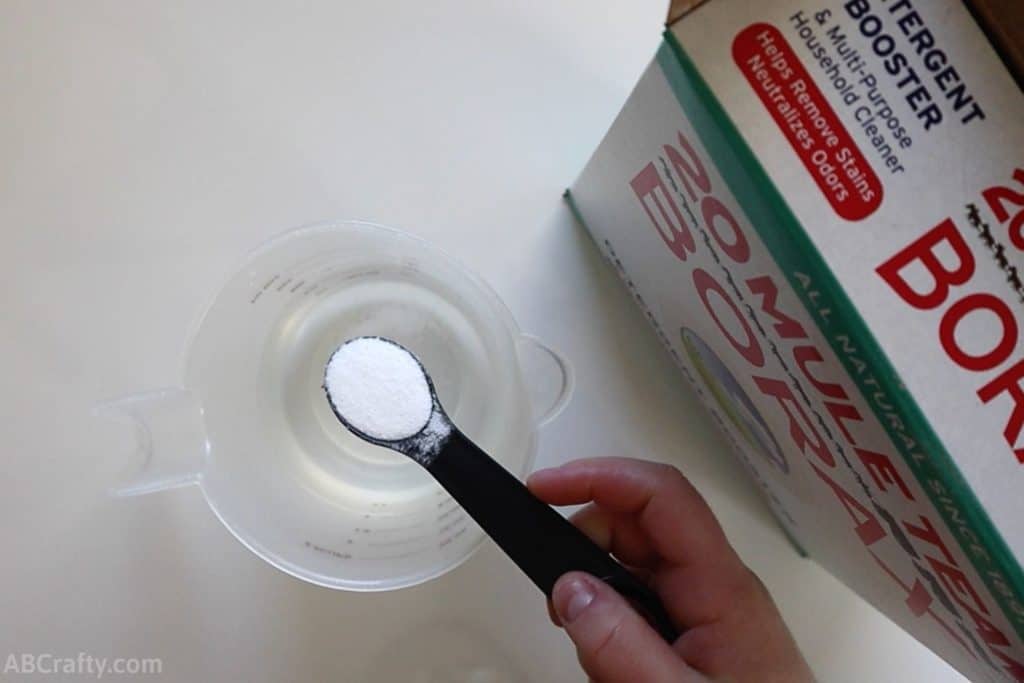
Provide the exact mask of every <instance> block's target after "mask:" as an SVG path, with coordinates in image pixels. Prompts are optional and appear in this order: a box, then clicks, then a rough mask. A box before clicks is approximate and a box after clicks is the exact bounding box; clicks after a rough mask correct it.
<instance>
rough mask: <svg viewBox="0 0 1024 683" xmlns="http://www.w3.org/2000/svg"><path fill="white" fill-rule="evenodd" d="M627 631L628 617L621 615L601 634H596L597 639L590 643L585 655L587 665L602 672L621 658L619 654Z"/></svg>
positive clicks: (602, 630)
mask: <svg viewBox="0 0 1024 683" xmlns="http://www.w3.org/2000/svg"><path fill="white" fill-rule="evenodd" d="M625 629H626V615H623V614H620V615H618V616H616V618H615V619H614V621H612V622H610V623H609V624H607V626H606V627H605V628H603V629H601V631H600V633H599V634H595V636H596V637H595V638H594V639H593V641H592V642H591V643H589V647H587V651H586V653H585V659H586V663H587V665H588V666H589V667H590V668H592V669H593V670H598V671H599V670H602V669H604V668H606V667H607V665H608V663H609V662H611V661H613V660H614V659H616V658H617V657H618V656H619V654H617V652H618V650H619V649H620V647H619V646H620V643H621V640H622V635H623V633H624V631H625Z"/></svg>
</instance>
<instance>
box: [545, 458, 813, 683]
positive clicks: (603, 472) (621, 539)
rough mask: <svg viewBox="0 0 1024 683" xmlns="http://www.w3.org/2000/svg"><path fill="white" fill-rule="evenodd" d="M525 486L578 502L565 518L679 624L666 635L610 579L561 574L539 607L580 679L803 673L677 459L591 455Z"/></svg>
mask: <svg viewBox="0 0 1024 683" xmlns="http://www.w3.org/2000/svg"><path fill="white" fill-rule="evenodd" d="M527 486H529V488H530V490H531V491H532V492H533V493H534V495H536V496H537V497H538V498H540V499H541V500H543V501H545V502H547V503H549V504H551V505H575V504H579V503H589V504H588V505H587V506H586V507H584V508H582V509H581V510H580V511H579V512H577V513H576V514H575V515H573V517H572V522H573V524H575V525H576V526H577V527H579V528H580V529H581V530H582V531H583V532H584V533H585V534H586V535H587V536H589V537H590V538H591V539H592V540H593V541H594V542H595V543H597V544H598V545H600V546H601V547H602V548H605V549H607V550H609V551H610V552H611V553H612V554H613V555H614V556H615V557H616V558H617V559H618V560H619V561H620V562H622V563H623V564H625V565H626V566H627V567H630V568H632V569H635V570H636V571H637V573H638V575H640V576H641V577H642V578H645V579H647V580H648V584H649V585H650V586H651V588H652V589H654V591H655V592H657V594H658V595H659V597H660V598H661V601H662V603H663V604H664V606H665V609H666V610H667V611H668V613H669V616H670V617H672V619H673V620H674V621H675V625H676V626H677V627H678V628H679V630H680V631H681V632H682V635H681V636H680V637H679V638H678V639H677V640H676V641H675V642H674V643H671V644H670V643H666V642H665V641H664V640H663V639H662V638H661V637H660V636H659V635H658V634H657V633H656V632H655V630H654V629H653V628H651V626H650V625H649V624H648V623H647V622H646V621H644V619H643V618H642V617H641V616H640V615H639V614H638V613H637V612H636V611H635V610H634V609H633V608H632V607H631V606H630V605H629V603H628V602H627V601H626V600H625V599H624V598H623V597H622V596H620V595H619V594H618V593H616V592H615V591H614V590H613V589H612V588H611V587H610V586H608V585H607V584H605V583H604V582H602V581H600V580H598V579H596V578H594V577H592V576H590V575H588V574H584V573H581V572H570V573H568V574H566V575H565V576H563V577H561V578H560V579H559V580H558V582H557V583H556V584H555V587H554V591H553V593H552V600H551V602H552V604H551V605H549V608H551V609H552V611H551V614H552V620H553V621H554V622H555V624H556V625H558V626H561V627H562V628H564V629H565V631H566V633H567V634H568V635H569V638H571V639H572V641H573V643H575V645H576V650H577V654H578V656H579V660H580V664H581V665H582V666H583V669H584V671H586V673H587V674H588V675H589V676H590V678H591V679H592V680H594V681H599V682H600V683H661V682H662V681H665V682H666V683H668V682H669V681H671V682H672V683H684V682H688V681H708V680H715V681H737V682H740V681H758V682H759V683H760V682H774V681H780V682H781V681H785V682H787V683H789V682H791V681H793V682H803V681H813V680H814V676H813V675H812V674H811V671H810V668H809V667H808V666H807V663H806V662H805V661H804V659H803V656H802V655H801V654H800V651H799V650H798V649H797V646H796V643H795V642H794V640H793V637H792V636H791V635H790V633H789V630H788V629H787V628H786V625H785V623H783V621H782V616H781V615H780V614H779V611H778V609H777V608H776V607H775V603H774V602H773V601H772V598H771V596H770V595H769V594H768V591H767V589H765V587H764V585H763V584H762V583H761V581H760V579H758V578H757V576H755V575H754V573H753V572H751V571H750V570H749V569H748V568H747V567H746V565H744V564H743V562H742V560H740V558H739V557H738V556H737V555H736V552H735V551H734V550H733V548H732V546H731V545H730V544H729V541H728V540H727V539H726V537H725V533H724V532H723V531H722V527H721V526H720V525H719V523H718V520H717V519H715V516H714V514H713V513H712V512H711V509H710V508H709V507H708V505H707V503H706V502H705V501H704V499H703V497H701V495H700V493H698V492H697V490H696V489H695V488H694V487H693V485H692V484H690V482H689V481H688V480H687V479H686V478H685V477H684V476H683V475H682V474H681V473H680V472H679V470H677V469H676V468H674V467H670V466H668V465H660V464H656V463H653V462H645V461H642V460H632V459H629V458H592V459H585V460H576V461H574V462H570V463H567V464H565V465H563V466H561V467H557V468H553V469H547V470H540V471H538V472H535V473H534V474H533V475H532V476H530V478H529V479H528V480H527Z"/></svg>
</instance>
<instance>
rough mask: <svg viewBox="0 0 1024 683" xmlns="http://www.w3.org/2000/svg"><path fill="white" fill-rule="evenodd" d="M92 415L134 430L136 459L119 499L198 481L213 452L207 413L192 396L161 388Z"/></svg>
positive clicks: (114, 402) (106, 405)
mask: <svg viewBox="0 0 1024 683" xmlns="http://www.w3.org/2000/svg"><path fill="white" fill-rule="evenodd" d="M93 413H94V414H95V415H96V416H97V417H107V418H113V419H118V420H122V421H125V422H127V423H129V424H130V425H132V426H133V427H134V443H133V446H132V451H133V452H132V454H131V456H130V457H131V460H133V461H134V463H133V465H131V466H129V468H128V472H127V474H126V476H125V477H124V480H123V481H122V482H121V483H120V484H118V485H116V486H114V487H113V488H112V489H111V491H110V492H111V494H112V495H115V496H138V495H142V494H144V493H153V492H154V491H161V490H163V489H170V488H175V487H178V486H185V485H187V484H193V483H196V482H198V481H199V477H200V474H201V471H202V467H203V464H204V463H205V461H206V457H207V454H208V450H209V441H208V440H207V437H206V427H205V425H204V424H203V411H202V407H201V406H200V404H199V402H198V401H197V400H196V398H195V397H194V396H193V395H192V393H191V392H189V391H186V390H185V389H160V390H157V391H150V392H146V393H141V394H132V395H130V396H123V397H121V398H117V399H113V400H111V401H106V402H104V403H101V404H99V405H97V406H96V407H95V408H94V410H93Z"/></svg>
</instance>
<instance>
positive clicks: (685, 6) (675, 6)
mask: <svg viewBox="0 0 1024 683" xmlns="http://www.w3.org/2000/svg"><path fill="white" fill-rule="evenodd" d="M705 2H707V0H672V3H671V4H670V5H669V8H668V18H667V19H665V25H666V26H671V25H672V24H674V23H676V22H677V21H679V20H680V19H682V18H683V17H684V16H686V15H687V14H689V13H690V12H692V11H693V10H695V9H696V8H697V6H698V5H703V4H704V3H705Z"/></svg>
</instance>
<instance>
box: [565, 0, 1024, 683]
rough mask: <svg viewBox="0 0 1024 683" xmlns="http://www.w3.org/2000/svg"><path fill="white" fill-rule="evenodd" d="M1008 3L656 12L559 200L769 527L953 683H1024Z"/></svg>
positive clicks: (824, 2) (1018, 214) (860, 3)
mask: <svg viewBox="0 0 1024 683" xmlns="http://www.w3.org/2000/svg"><path fill="white" fill-rule="evenodd" d="M1022 4H1024V3H1020V2H1010V1H1009V0H1004V1H997V0H989V1H986V2H980V1H979V2H974V3H972V5H971V6H970V7H968V6H965V5H964V4H962V3H960V2H956V1H955V0H928V1H925V0H820V1H819V2H818V3H816V4H807V3H805V2H802V1H801V0H776V1H773V2H764V3H761V2H745V1H743V0H706V1H704V2H688V3H676V4H675V5H674V7H673V13H672V15H671V16H670V25H669V27H668V29H667V30H666V32H665V36H664V41H663V42H662V44H661V46H660V48H659V50H658V52H657V56H656V58H655V59H654V60H653V62H652V63H651V64H650V66H649V67H648V68H647V69H646V71H645V72H644V74H643V76H642V77H641V79H640V82H639V83H638V85H637V86H636V89H635V90H634V91H633V93H632V94H631V96H630V97H629V100H628V101H627V102H626V104H625V106H624V108H623V110H622V112H621V113H620V114H619V116H618V117H617V119H616V120H615V123H614V125H613V126H612V128H611V130H610V131H609V132H608V134H607V136H606V137H605V139H604V140H603V141H602V142H601V144H600V147H599V148H598V150H597V151H596V153H595V154H594V156H593V158H592V159H591V160H590V162H589V163H588V164H587V166H586V168H585V170H584V171H583V173H582V175H581V176H580V178H579V179H578V180H577V182H576V183H575V184H574V185H573V186H572V188H571V190H570V192H569V193H568V194H569V197H570V201H571V203H572V205H573V207H574V209H575V210H576V211H577V213H578V215H579V217H580V219H581V221H582V222H583V223H584V224H585V225H586V226H587V228H588V229H589V231H590V232H591V234H592V236H593V238H594V240H595V242H596V243H597V244H598V245H599V246H600V248H601V249H602V251H603V252H604V254H605V255H606V256H607V258H608V260H609V261H610V262H611V263H612V264H613V265H614V267H615V268H616V269H617V270H618V271H619V273H620V274H621V276H622V279H623V280H624V282H625V284H626V286H627V287H628V288H629V289H630V291H631V292H632V293H633V296H634V298H635V299H636V302H637V303H638V304H639V305H640V306H641V307H642V308H643V310H644V311H645V313H646V315H647V317H648V319H649V320H650V322H651V323H652V325H653V327H654V330H655V332H656V334H658V336H659V337H660V338H661V340H662V342H663V343H664V345H665V347H666V348H667V349H668V350H669V352H670V353H671V354H672V356H673V358H674V359H675V360H676V362H677V363H678V365H679V368H680V369H681V371H682V374H683V375H685V376H686V377H687V379H688V380H689V381H690V383H691V384H692V385H693V386H694V387H695V389H696V391H697V392H698V393H699V394H700V395H701V397H702V399H703V401H704V402H705V404H706V405H707V407H708V409H709V410H710V413H711V415H712V417H713V419H714V420H715V421H716V422H717V423H718V424H719V425H720V426H721V427H722V429H723V430H724V431H725V433H726V434H727V436H728V438H729V440H730V441H731V443H732V444H733V446H734V448H735V450H736V452H737V453H738V455H739V457H740V458H741V460H742V461H743V462H744V463H745V465H746V466H747V468H748V469H749V471H750V473H751V475H752V476H753V477H754V478H755V480H756V481H757V483H758V485H759V487H760V488H761V489H762V490H763V491H764V494H765V495H766V496H767V499H768V501H769V502H770V504H771V507H772V509H773V510H774V511H775V513H776V514H777V516H778V518H779V520H780V522H781V524H782V525H783V526H784V528H785V529H786V530H787V532H788V533H789V534H790V535H791V536H792V537H793V538H794V539H795V541H796V542H797V543H798V544H799V546H800V547H802V548H804V549H805V550H806V551H807V553H808V554H809V555H810V556H811V557H813V558H814V559H816V560H817V561H818V562H820V563H821V564H822V565H824V566H825V567H826V568H828V569H829V570H830V571H832V572H833V573H834V574H836V575H837V576H838V577H839V578H840V579H842V580H843V581H844V582H845V583H847V584H848V585H849V586H850V587H851V588H853V589H854V590H856V591H857V592H859V593H860V594H861V595H863V596H864V597H865V598H866V599H867V600H869V601H870V602H872V603H873V604H874V605H876V606H877V607H878V608H879V609H881V610H882V611H883V612H885V613H886V614H887V615H889V616H890V617H891V618H892V619H893V620H895V621H896V622H898V623H899V624H901V625H902V626H903V627H904V628H906V629H907V630H908V631H910V632H911V633H912V634H913V635H914V636H916V637H917V638H918V639H919V640H921V641H922V642H923V643H924V644H926V645H927V646H928V647H930V648H932V649H933V650H935V651H936V652H937V653H939V654H940V655H941V656H942V657H944V658H945V659H946V660H947V661H949V662H950V663H951V664H952V665H953V666H955V667H956V668H957V669H959V670H960V671H961V672H963V673H964V674H965V675H967V676H968V677H970V678H972V679H974V680H993V681H997V680H1024V574H1022V572H1021V566H1020V558H1021V557H1024V505H1022V504H1021V499H1022V497H1024V337H1022V335H1024V303H1022V302H1024V258H1022V250H1024V94H1022V92H1021V89H1020V86H1019V84H1018V82H1016V81H1015V80H1014V78H1015V76H1014V74H1017V75H1018V76H1019V74H1020V73H1021V70H1020V66H1021V59H1022V57H1021V55H1022V52H1021V45H1022V40H1021V36H1020V30H1021V28H1020V27H1021V24H1022V21H1021V14H1022V11H1021V8H1022ZM979 22H980V25H979ZM982 26H985V27H987V30H988V33H986V31H985V30H983V28H982Z"/></svg>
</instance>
